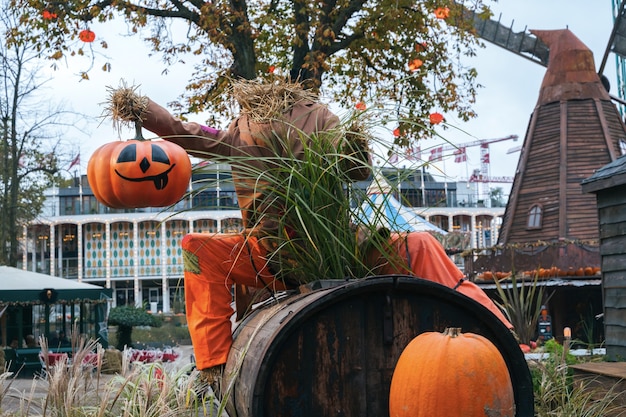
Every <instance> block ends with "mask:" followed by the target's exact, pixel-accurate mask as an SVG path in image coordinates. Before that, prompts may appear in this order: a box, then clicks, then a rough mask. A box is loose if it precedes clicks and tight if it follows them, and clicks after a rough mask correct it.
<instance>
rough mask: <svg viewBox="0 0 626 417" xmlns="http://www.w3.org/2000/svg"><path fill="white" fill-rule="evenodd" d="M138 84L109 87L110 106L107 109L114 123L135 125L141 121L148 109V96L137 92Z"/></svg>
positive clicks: (107, 113) (106, 111)
mask: <svg viewBox="0 0 626 417" xmlns="http://www.w3.org/2000/svg"><path fill="white" fill-rule="evenodd" d="M137 88H138V87H136V86H133V87H128V86H126V85H125V84H122V86H121V87H118V88H111V87H108V88H107V89H108V91H109V97H108V107H107V108H106V110H105V113H106V115H107V116H109V117H110V118H111V119H113V122H114V123H121V124H129V125H134V124H135V123H136V122H141V121H142V120H143V119H144V118H145V115H146V112H147V111H148V97H146V96H142V95H140V94H138V93H137Z"/></svg>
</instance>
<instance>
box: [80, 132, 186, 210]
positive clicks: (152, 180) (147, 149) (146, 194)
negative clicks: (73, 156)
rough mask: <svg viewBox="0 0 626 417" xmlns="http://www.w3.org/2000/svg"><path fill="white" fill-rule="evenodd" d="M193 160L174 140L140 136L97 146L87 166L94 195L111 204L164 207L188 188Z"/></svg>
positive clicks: (88, 177) (122, 206)
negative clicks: (156, 139) (154, 139)
mask: <svg viewBox="0 0 626 417" xmlns="http://www.w3.org/2000/svg"><path fill="white" fill-rule="evenodd" d="M190 178H191V162H190V161H189V156H188V155H187V152H186V151H185V150H184V149H183V148H182V147H180V146H178V145H176V144H175V143H171V142H167V141H161V140H159V141H150V140H144V139H143V138H137V139H133V140H129V141H120V142H113V143H108V144H106V145H103V146H101V147H100V148H98V149H97V150H96V151H95V152H94V153H93V155H92V156H91V158H90V159H89V165H88V166H87V179H88V180H89V186H90V187H91V190H92V191H93V193H94V195H95V196H96V198H97V199H98V201H100V202H101V203H102V204H105V205H106V206H108V207H111V208H138V207H165V206H169V205H172V204H174V203H176V202H177V201H179V200H180V199H181V198H182V197H183V195H184V194H185V193H186V192H187V189H188V188H189V179H190Z"/></svg>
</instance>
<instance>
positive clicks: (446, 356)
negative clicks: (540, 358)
mask: <svg viewBox="0 0 626 417" xmlns="http://www.w3.org/2000/svg"><path fill="white" fill-rule="evenodd" d="M389 415H390V417H405V416H406V417H408V416H411V417H432V416H446V417H460V416H463V417H477V416H484V417H487V416H488V417H494V416H499V417H503V416H510V417H513V416H514V415H515V398H514V394H513V385H512V383H511V377H510V375H509V371H508V368H507V366H506V363H505V361H504V359H503V358H502V355H501V354H500V352H499V351H498V349H497V348H496V347H495V346H494V345H493V343H491V342H490V341H489V340H488V339H486V338H485V337H483V336H480V335H477V334H473V333H461V329H458V328H450V329H446V330H445V331H444V332H443V333H439V332H426V333H422V334H420V335H418V336H417V337H415V338H414V339H413V340H412V341H411V342H410V343H409V344H408V345H407V346H406V348H405V349H404V350H403V352H402V354H401V355H400V358H399V359H398V363H397V364H396V368H395V370H394V373H393V377H392V380H391V389H390V392H389Z"/></svg>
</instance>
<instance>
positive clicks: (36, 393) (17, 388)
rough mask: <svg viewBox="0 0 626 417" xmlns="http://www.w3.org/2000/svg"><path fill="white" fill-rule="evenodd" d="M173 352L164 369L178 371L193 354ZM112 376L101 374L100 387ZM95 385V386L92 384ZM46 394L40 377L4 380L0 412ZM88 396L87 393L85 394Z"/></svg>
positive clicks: (180, 349) (0, 386) (186, 348)
mask: <svg viewBox="0 0 626 417" xmlns="http://www.w3.org/2000/svg"><path fill="white" fill-rule="evenodd" d="M174 351H175V352H176V353H178V354H179V355H178V358H177V359H176V360H175V361H174V362H168V363H166V364H165V367H166V369H180V368H182V367H184V366H187V365H188V364H189V363H190V357H191V355H192V354H193V348H192V347H191V346H179V347H176V348H174ZM113 377H114V375H110V374H101V375H100V381H99V383H100V386H101V387H103V388H104V387H105V386H106V383H107V382H109V381H110V380H111V379H112V378H113ZM94 385H95V384H94ZM47 393H48V381H46V380H44V379H42V378H41V377H40V376H37V375H33V374H32V372H31V373H25V374H24V375H20V376H18V377H15V378H13V377H11V378H8V379H6V380H1V381H0V411H1V412H4V411H15V410H18V409H19V408H20V401H21V400H22V399H25V398H27V399H32V400H33V401H32V403H33V404H39V403H41V399H44V398H45V397H46V395H47ZM87 395H88V393H87ZM37 414H38V413H37V412H35V413H31V414H30V415H37Z"/></svg>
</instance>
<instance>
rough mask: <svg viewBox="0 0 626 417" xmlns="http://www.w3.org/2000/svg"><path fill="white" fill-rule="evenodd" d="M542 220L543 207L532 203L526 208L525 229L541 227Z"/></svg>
mask: <svg viewBox="0 0 626 417" xmlns="http://www.w3.org/2000/svg"><path fill="white" fill-rule="evenodd" d="M542 220H543V209H542V208H541V205H539V204H533V205H532V206H531V207H530V210H528V224H527V225H526V228H527V229H541V223H542Z"/></svg>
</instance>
